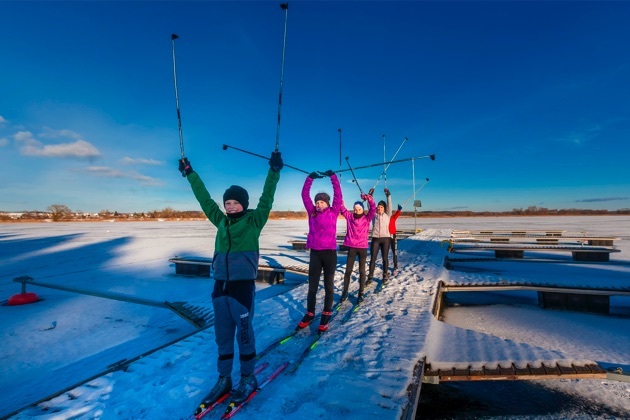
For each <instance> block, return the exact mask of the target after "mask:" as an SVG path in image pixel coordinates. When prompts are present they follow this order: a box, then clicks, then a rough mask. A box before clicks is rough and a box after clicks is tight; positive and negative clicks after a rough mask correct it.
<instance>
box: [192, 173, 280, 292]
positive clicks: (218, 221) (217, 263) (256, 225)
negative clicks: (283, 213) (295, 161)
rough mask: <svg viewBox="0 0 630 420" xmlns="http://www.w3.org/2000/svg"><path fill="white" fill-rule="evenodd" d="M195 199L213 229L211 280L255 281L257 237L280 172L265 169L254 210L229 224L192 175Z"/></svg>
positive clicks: (269, 205)
mask: <svg viewBox="0 0 630 420" xmlns="http://www.w3.org/2000/svg"><path fill="white" fill-rule="evenodd" d="M187 178H188V182H189V183H190V185H191V187H192V190H193V193H194V194H195V198H197V201H199V204H200V205H201V209H202V210H203V212H204V213H205V215H206V216H207V217H208V220H210V222H212V224H213V225H215V226H216V227H217V237H216V240H215V243H214V256H213V258H212V269H213V270H214V279H215V280H224V281H238V280H255V279H256V277H258V258H259V257H260V245H259V243H258V240H259V238H260V233H261V231H262V229H263V227H264V226H265V223H267V219H268V218H269V213H270V212H271V206H272V205H273V196H274V194H275V192H276V186H277V185H278V181H279V180H280V172H274V171H272V170H271V169H269V172H268V173H267V179H265V186H264V187H263V192H262V195H261V196H260V199H259V201H258V207H256V209H255V210H248V211H247V213H245V215H244V216H242V217H240V218H239V219H236V220H233V219H230V218H228V217H227V216H226V215H225V213H224V212H223V210H221V208H220V207H219V205H218V204H217V203H216V202H215V201H214V200H213V199H212V197H210V193H209V192H208V190H207V189H206V186H205V185H204V183H203V181H202V180H201V178H200V177H199V175H198V174H197V173H196V172H193V173H191V174H190V175H188V176H187Z"/></svg>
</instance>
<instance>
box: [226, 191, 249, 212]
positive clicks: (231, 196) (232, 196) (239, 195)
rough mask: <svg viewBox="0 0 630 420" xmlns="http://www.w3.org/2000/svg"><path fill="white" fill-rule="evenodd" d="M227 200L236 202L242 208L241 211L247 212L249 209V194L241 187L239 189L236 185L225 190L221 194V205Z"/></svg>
mask: <svg viewBox="0 0 630 420" xmlns="http://www.w3.org/2000/svg"><path fill="white" fill-rule="evenodd" d="M228 200H236V201H238V202H239V203H240V205H241V206H243V210H247V207H249V194H247V191H246V190H245V188H243V187H239V186H238V185H232V186H231V187H230V188H228V189H227V190H225V192H224V193H223V204H224V205H225V202H226V201H228Z"/></svg>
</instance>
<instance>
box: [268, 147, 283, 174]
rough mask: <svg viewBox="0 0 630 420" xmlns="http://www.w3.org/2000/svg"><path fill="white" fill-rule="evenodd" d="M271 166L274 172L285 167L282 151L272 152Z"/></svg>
mask: <svg viewBox="0 0 630 420" xmlns="http://www.w3.org/2000/svg"><path fill="white" fill-rule="evenodd" d="M269 166H270V167H271V170H272V171H274V172H280V170H281V169H282V168H284V163H283V162H282V154H281V153H280V152H272V153H271V158H269Z"/></svg>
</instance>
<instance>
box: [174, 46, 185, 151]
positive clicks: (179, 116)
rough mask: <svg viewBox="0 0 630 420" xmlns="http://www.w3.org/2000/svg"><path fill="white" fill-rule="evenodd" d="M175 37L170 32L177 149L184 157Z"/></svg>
mask: <svg viewBox="0 0 630 420" xmlns="http://www.w3.org/2000/svg"><path fill="white" fill-rule="evenodd" d="M177 38H179V36H177V34H171V47H172V50H173V80H174V82H175V106H176V108H177V126H178V128H179V149H180V151H181V153H182V158H184V157H185V155H184V135H183V134H182V116H181V112H180V110H179V93H178V92H177V65H176V64H175V40H176V39H177Z"/></svg>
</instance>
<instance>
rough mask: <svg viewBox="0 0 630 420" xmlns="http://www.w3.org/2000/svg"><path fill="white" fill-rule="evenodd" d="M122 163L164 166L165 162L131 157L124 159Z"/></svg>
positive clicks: (121, 160)
mask: <svg viewBox="0 0 630 420" xmlns="http://www.w3.org/2000/svg"><path fill="white" fill-rule="evenodd" d="M120 163H122V164H123V165H138V164H140V165H163V164H164V162H160V161H159V160H155V159H143V158H130V157H124V158H122V159H120Z"/></svg>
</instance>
